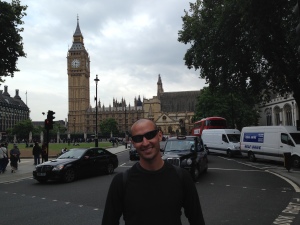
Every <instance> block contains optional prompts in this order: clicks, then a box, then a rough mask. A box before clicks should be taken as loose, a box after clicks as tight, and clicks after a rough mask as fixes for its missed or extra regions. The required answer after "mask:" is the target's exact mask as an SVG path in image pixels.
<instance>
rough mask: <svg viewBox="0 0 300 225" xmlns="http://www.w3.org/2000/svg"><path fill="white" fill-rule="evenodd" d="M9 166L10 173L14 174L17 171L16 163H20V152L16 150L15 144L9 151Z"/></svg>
mask: <svg viewBox="0 0 300 225" xmlns="http://www.w3.org/2000/svg"><path fill="white" fill-rule="evenodd" d="M9 154H10V166H11V172H12V173H15V172H16V170H17V169H18V162H20V155H21V153H20V150H19V149H18V146H17V144H14V147H13V149H11V150H10V152H9Z"/></svg>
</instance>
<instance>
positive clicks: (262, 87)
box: [178, 0, 300, 108]
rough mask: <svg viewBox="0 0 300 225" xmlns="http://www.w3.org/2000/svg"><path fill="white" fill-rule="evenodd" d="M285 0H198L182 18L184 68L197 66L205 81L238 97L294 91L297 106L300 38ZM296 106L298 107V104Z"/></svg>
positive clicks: (258, 97)
mask: <svg viewBox="0 0 300 225" xmlns="http://www.w3.org/2000/svg"><path fill="white" fill-rule="evenodd" d="M295 4H296V1H295V0H293V1H286V0H278V1H274V0H265V1H261V0H248V1H238V0H214V1H208V0H203V1H200V0H196V2H195V3H190V10H189V12H190V14H189V12H187V11H185V15H184V16H183V17H182V20H183V28H182V30H180V31H179V37H178V41H179V42H182V43H185V44H190V45H191V46H190V48H189V49H188V50H187V52H186V53H185V56H184V60H185V64H186V65H187V67H188V68H195V69H196V70H197V69H199V71H200V77H201V78H204V79H206V81H207V83H208V84H209V86H210V87H211V88H212V89H214V88H218V89H219V90H222V92H226V91H227V93H229V92H230V90H235V93H237V94H238V95H239V96H243V97H245V98H247V96H249V95H250V96H252V97H253V98H256V100H257V103H261V102H264V101H268V100H270V97H271V96H272V94H280V95H282V96H283V95H285V94H287V93H291V92H292V93H293V97H294V98H295V101H296V102H297V104H298V106H299V105H300V88H299V87H300V76H299V69H300V57H299V54H298V53H297V48H298V46H299V42H300V40H298V38H297V36H296V33H295V28H296V25H297V22H298V18H296V15H294V14H293V13H292V9H293V7H294V5H295ZM299 108H300V107H299Z"/></svg>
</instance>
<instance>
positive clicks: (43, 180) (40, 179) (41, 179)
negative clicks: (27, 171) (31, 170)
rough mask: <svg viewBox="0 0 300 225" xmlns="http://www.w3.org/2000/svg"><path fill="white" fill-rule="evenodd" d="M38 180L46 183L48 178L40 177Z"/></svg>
mask: <svg viewBox="0 0 300 225" xmlns="http://www.w3.org/2000/svg"><path fill="white" fill-rule="evenodd" d="M36 180H37V181H38V182H40V183H41V184H44V183H46V182H47V179H43V178H38V179H36Z"/></svg>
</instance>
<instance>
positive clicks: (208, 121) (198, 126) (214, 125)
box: [191, 116, 227, 136]
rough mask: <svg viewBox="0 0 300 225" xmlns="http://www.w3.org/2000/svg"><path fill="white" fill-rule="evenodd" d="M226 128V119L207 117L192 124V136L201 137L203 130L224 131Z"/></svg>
mask: <svg viewBox="0 0 300 225" xmlns="http://www.w3.org/2000/svg"><path fill="white" fill-rule="evenodd" d="M225 128H227V123H226V119H225V118H223V117H217V116H214V117H207V118H203V119H201V120H199V121H196V122H195V123H194V128H193V129H192V134H191V135H195V136H201V134H202V131H203V130H205V129H225Z"/></svg>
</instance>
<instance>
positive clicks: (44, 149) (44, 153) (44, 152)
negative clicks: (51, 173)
mask: <svg viewBox="0 0 300 225" xmlns="http://www.w3.org/2000/svg"><path fill="white" fill-rule="evenodd" d="M46 161H48V154H47V144H46V143H43V144H42V163H43V162H46Z"/></svg>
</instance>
